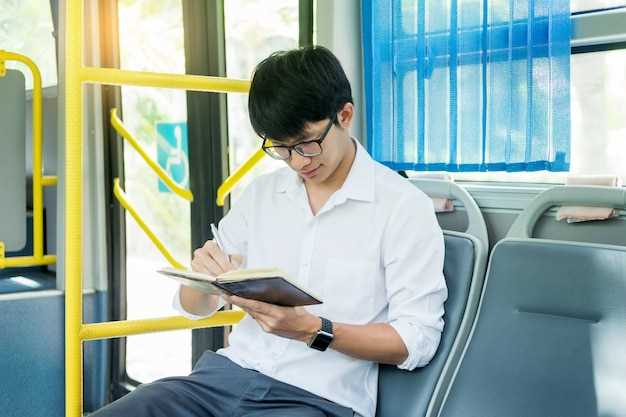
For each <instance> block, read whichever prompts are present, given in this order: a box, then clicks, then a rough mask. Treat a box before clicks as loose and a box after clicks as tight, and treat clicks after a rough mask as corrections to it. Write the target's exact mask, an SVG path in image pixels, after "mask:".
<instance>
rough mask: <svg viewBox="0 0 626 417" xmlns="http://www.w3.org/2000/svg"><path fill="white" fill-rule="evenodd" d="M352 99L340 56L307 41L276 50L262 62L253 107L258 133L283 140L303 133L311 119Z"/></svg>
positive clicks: (252, 118) (325, 115) (254, 79)
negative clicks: (284, 49) (289, 47)
mask: <svg viewBox="0 0 626 417" xmlns="http://www.w3.org/2000/svg"><path fill="white" fill-rule="evenodd" d="M348 102H349V103H353V100H352V90H351V89H350V83H349V82H348V78H347V77H346V73H345V72H344V71H343V68H342V67H341V64H340V63H339V60H338V59H337V57H335V55H333V53H332V52H330V51H329V50H328V49H326V48H324V47H322V46H308V47H303V48H299V49H294V50H291V51H280V52H275V53H273V54H272V55H270V56H269V57H267V58H266V59H264V60H263V61H261V62H260V63H259V64H258V65H257V67H256V69H255V71H254V75H253V77H252V85H251V86H250V95H249V97H248V111H249V114H250V122H251V123H252V128H253V129H254V131H255V132H256V133H257V134H258V135H259V136H261V137H263V138H264V137H270V138H273V139H279V140H280V139H285V138H292V137H294V136H296V135H299V134H301V133H302V131H303V130H304V125H305V124H306V123H309V122H318V121H320V120H324V119H327V118H331V119H332V118H334V116H335V115H336V113H337V112H338V111H339V110H341V108H343V106H344V105H345V104H346V103H348ZM335 120H336V119H335ZM335 123H337V122H336V121H335Z"/></svg>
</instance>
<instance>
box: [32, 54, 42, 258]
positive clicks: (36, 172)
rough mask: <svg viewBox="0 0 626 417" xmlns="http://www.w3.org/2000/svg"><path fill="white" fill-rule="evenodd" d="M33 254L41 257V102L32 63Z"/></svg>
mask: <svg viewBox="0 0 626 417" xmlns="http://www.w3.org/2000/svg"><path fill="white" fill-rule="evenodd" d="M31 71H32V73H33V246H34V247H33V256H34V258H35V260H36V261H41V260H42V259H43V189H42V177H43V173H42V162H41V159H42V156H43V152H42V143H43V139H42V134H41V131H42V126H41V124H42V123H41V122H42V113H41V108H42V102H41V73H40V72H39V68H37V66H35V65H34V64H33V66H32V67H31Z"/></svg>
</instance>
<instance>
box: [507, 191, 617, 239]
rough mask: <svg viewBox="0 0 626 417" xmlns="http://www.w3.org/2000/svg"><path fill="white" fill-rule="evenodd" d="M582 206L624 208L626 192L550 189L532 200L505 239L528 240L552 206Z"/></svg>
mask: <svg viewBox="0 0 626 417" xmlns="http://www.w3.org/2000/svg"><path fill="white" fill-rule="evenodd" d="M560 205H570V206H571V205H578V206H580V205H583V206H591V207H611V208H620V209H621V208H624V207H625V206H626V190H625V189H623V188H615V187H601V186H559V187H554V188H550V189H548V190H546V191H544V192H543V193H541V194H539V195H538V196H537V197H535V199H533V200H532V201H531V202H530V204H529V205H528V207H526V209H525V210H524V211H523V212H522V213H521V214H520V215H519V216H518V217H517V219H516V220H515V222H514V223H513V225H512V226H511V228H510V229H509V232H508V233H507V235H506V237H507V238H517V239H529V238H530V237H531V236H532V232H533V229H534V227H535V223H537V220H539V218H540V217H541V215H543V213H544V212H545V211H546V210H548V209H549V208H550V207H552V206H560Z"/></svg>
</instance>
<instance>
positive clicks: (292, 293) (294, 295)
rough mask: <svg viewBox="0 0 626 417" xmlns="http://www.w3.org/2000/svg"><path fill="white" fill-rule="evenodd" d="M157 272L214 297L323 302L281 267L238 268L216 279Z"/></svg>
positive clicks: (290, 303)
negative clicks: (234, 296)
mask: <svg viewBox="0 0 626 417" xmlns="http://www.w3.org/2000/svg"><path fill="white" fill-rule="evenodd" d="M157 272H159V273H160V274H163V275H166V276H168V277H170V278H173V279H175V280H177V281H179V282H180V283H182V284H183V285H187V286H190V287H194V288H197V289H200V290H202V291H205V292H208V293H211V294H221V293H226V294H230V295H237V296H239V297H243V298H249V299H252V300H257V301H263V302H265V303H269V304H275V305H279V306H289V307H295V306H304V305H312V304H321V303H322V301H321V299H320V297H318V296H316V295H313V294H312V293H311V291H309V290H306V289H304V288H302V287H301V286H299V285H298V284H296V283H295V282H294V280H292V279H289V278H288V276H287V273H285V272H284V271H282V270H281V269H278V268H258V269H238V270H234V271H230V272H226V273H224V274H221V275H218V276H216V277H214V276H211V275H208V274H204V273H202V272H194V271H187V270H182V269H174V268H163V269H160V270H158V271H157Z"/></svg>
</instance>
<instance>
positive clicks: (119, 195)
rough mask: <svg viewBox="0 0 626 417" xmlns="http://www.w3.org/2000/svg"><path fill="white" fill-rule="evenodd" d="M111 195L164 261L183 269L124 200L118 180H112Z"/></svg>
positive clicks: (124, 196) (124, 195)
mask: <svg viewBox="0 0 626 417" xmlns="http://www.w3.org/2000/svg"><path fill="white" fill-rule="evenodd" d="M113 194H115V197H117V199H118V201H119V202H120V204H121V205H122V207H124V208H125V209H126V211H128V212H129V213H130V215H131V216H133V219H135V221H136V222H137V223H138V224H139V227H141V230H143V231H144V233H145V234H146V235H148V237H149V238H150V240H151V241H152V243H154V245H155V246H156V247H157V249H159V252H161V254H162V255H163V256H165V259H167V261H168V262H169V263H170V264H171V265H172V266H173V267H174V268H177V269H185V267H184V266H183V264H181V263H180V262H178V261H177V260H176V259H175V258H174V256H172V254H171V253H170V251H169V250H167V248H166V247H165V245H164V244H163V242H161V239H159V238H158V237H157V235H155V234H154V232H153V231H152V230H151V229H150V227H148V225H147V224H146V222H144V221H143V219H142V218H141V216H140V215H139V213H137V210H135V208H134V207H133V206H132V205H131V204H130V203H129V202H128V200H127V199H126V193H124V191H123V190H122V187H120V179H119V178H115V180H113Z"/></svg>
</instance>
